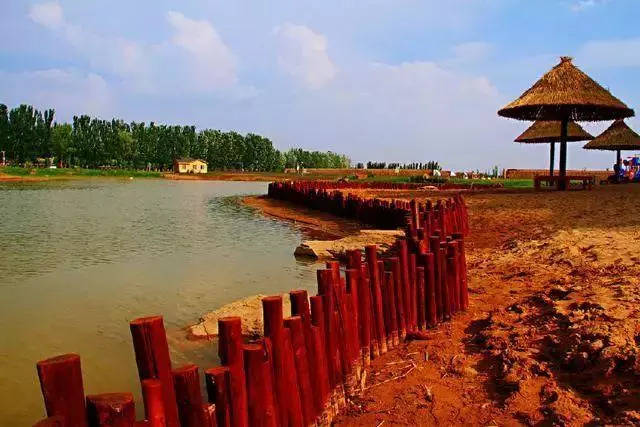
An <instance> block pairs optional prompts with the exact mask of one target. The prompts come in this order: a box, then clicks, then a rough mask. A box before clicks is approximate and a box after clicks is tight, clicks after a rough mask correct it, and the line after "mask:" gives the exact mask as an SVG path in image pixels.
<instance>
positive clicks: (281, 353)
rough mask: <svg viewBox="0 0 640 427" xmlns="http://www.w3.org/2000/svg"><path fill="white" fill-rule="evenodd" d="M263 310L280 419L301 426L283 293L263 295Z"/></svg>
mask: <svg viewBox="0 0 640 427" xmlns="http://www.w3.org/2000/svg"><path fill="white" fill-rule="evenodd" d="M262 311H263V314H264V336H265V337H267V338H269V339H270V340H271V345H272V346H273V377H274V380H275V389H276V396H277V398H276V403H277V405H278V411H279V419H280V422H282V424H283V425H289V426H302V424H303V422H302V404H301V402H300V392H299V390H298V379H297V375H296V367H295V361H294V358H293V349H292V347H291V341H290V337H289V339H287V333H286V331H285V329H284V319H283V310H282V297H281V296H280V295H276V296H270V297H265V298H263V299H262Z"/></svg>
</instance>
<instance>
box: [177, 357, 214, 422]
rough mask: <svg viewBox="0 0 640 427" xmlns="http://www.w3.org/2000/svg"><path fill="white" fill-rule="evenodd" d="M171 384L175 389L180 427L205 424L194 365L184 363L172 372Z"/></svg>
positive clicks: (198, 381) (198, 382)
mask: <svg viewBox="0 0 640 427" xmlns="http://www.w3.org/2000/svg"><path fill="white" fill-rule="evenodd" d="M172 374H173V386H174V388H175V390H176V400H177V403H178V416H179V418H180V425H181V426H182V427H203V426H206V424H207V423H206V421H205V419H204V414H203V412H202V393H201V391H200V375H198V367H197V366H196V365H185V366H182V367H180V368H178V369H174V370H173V372H172Z"/></svg>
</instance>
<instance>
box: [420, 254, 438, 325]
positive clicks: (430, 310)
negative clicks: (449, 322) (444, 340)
mask: <svg viewBox="0 0 640 427" xmlns="http://www.w3.org/2000/svg"><path fill="white" fill-rule="evenodd" d="M423 258H424V268H425V281H426V284H425V294H426V295H425V300H426V319H425V320H426V324H427V326H429V327H431V328H433V327H435V326H436V324H437V323H438V311H437V308H436V283H435V282H436V279H435V267H434V257H433V253H432V252H429V253H427V254H426V255H423Z"/></svg>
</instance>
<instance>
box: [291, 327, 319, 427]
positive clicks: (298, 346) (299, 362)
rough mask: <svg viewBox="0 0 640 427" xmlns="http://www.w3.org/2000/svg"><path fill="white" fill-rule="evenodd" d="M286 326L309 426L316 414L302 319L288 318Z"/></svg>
mask: <svg viewBox="0 0 640 427" xmlns="http://www.w3.org/2000/svg"><path fill="white" fill-rule="evenodd" d="M284 326H285V328H287V329H289V331H290V334H291V345H292V347H293V356H294V359H295V367H296V373H297V377H298V388H299V390H300V399H301V401H302V413H303V419H304V425H306V426H308V425H311V424H313V422H314V421H315V416H316V412H315V405H314V396H313V388H312V385H311V370H310V368H309V359H308V356H307V347H306V342H305V336H304V327H303V325H302V319H301V318H300V316H293V317H287V318H286V319H284Z"/></svg>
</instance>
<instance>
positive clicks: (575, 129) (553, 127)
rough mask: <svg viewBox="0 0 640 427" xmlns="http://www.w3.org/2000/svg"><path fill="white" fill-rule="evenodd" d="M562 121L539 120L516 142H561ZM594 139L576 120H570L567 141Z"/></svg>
mask: <svg viewBox="0 0 640 427" xmlns="http://www.w3.org/2000/svg"><path fill="white" fill-rule="evenodd" d="M561 126H562V123H561V122H560V121H558V120H538V121H536V122H534V123H533V124H532V125H531V126H529V127H528V128H527V130H525V131H524V132H522V134H521V135H520V136H519V137H517V138H516V139H515V140H514V141H515V142H522V143H524V144H537V143H548V142H559V141H560V132H561ZM590 139H593V135H591V134H590V133H589V132H587V131H586V130H584V129H582V126H580V125H579V124H577V123H576V122H569V124H568V126H567V142H576V141H587V140H590Z"/></svg>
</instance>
